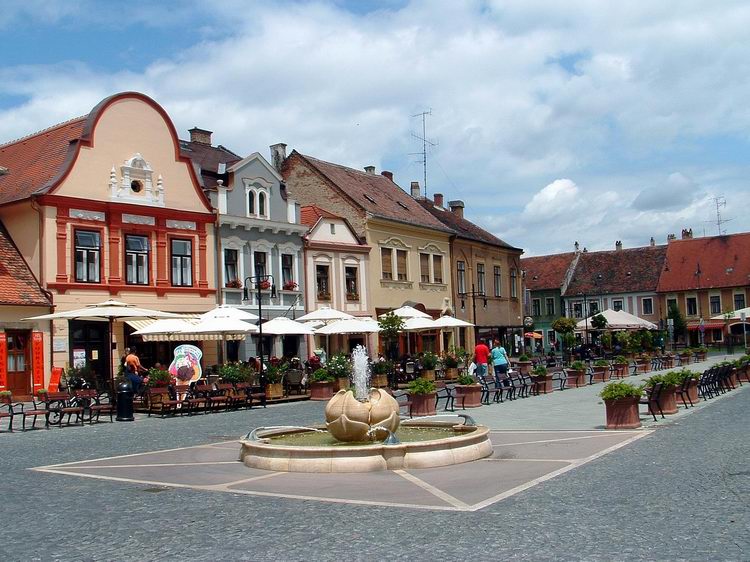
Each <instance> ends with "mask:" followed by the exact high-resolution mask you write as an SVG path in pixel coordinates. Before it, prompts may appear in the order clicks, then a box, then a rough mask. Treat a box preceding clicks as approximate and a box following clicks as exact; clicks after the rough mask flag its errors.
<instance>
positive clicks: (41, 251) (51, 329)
mask: <svg viewBox="0 0 750 562" xmlns="http://www.w3.org/2000/svg"><path fill="white" fill-rule="evenodd" d="M31 208H32V209H34V210H35V211H36V212H37V214H38V215H39V235H38V236H39V287H40V288H41V289H42V292H43V293H44V294H45V296H46V297H47V298H48V299H49V302H50V307H49V312H50V314H53V313H54V312H55V300H54V298H53V295H52V292H51V291H49V290H47V289H46V285H47V282H46V280H45V277H44V242H45V238H44V212H43V211H42V208H41V207H40V206H39V204H38V203H37V202H36V197H35V196H34V195H32V196H31ZM32 273H33V272H32ZM53 323H54V320H50V321H49V368H50V372H52V367H54V366H55V346H54V326H53Z"/></svg>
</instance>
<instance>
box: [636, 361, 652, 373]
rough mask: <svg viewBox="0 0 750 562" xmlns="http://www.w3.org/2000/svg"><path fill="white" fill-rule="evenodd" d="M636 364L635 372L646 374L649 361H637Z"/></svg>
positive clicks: (649, 367)
mask: <svg viewBox="0 0 750 562" xmlns="http://www.w3.org/2000/svg"><path fill="white" fill-rule="evenodd" d="M635 364H636V371H637V372H639V373H648V372H649V370H650V369H651V360H650V359H638V360H636V362H635Z"/></svg>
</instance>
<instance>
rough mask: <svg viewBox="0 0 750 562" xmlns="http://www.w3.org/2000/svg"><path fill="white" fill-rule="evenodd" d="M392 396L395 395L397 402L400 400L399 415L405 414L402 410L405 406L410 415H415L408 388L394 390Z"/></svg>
mask: <svg viewBox="0 0 750 562" xmlns="http://www.w3.org/2000/svg"><path fill="white" fill-rule="evenodd" d="M391 396H393V398H394V399H395V400H396V402H398V413H399V416H401V415H403V412H401V410H402V409H403V408H406V413H408V414H409V417H410V418H411V417H413V416H412V413H411V408H412V400H411V395H410V394H409V391H408V390H394V391H393V392H392V393H391Z"/></svg>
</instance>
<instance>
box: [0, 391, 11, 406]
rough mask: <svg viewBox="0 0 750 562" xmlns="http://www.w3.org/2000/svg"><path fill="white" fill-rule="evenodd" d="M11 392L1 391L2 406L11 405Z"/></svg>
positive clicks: (0, 401)
mask: <svg viewBox="0 0 750 562" xmlns="http://www.w3.org/2000/svg"><path fill="white" fill-rule="evenodd" d="M10 397H11V392H10V390H0V404H10V400H11V398H10Z"/></svg>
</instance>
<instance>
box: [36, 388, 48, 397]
mask: <svg viewBox="0 0 750 562" xmlns="http://www.w3.org/2000/svg"><path fill="white" fill-rule="evenodd" d="M36 395H37V397H38V398H39V399H40V400H46V399H47V389H46V388H40V389H38V390H37V391H36Z"/></svg>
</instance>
